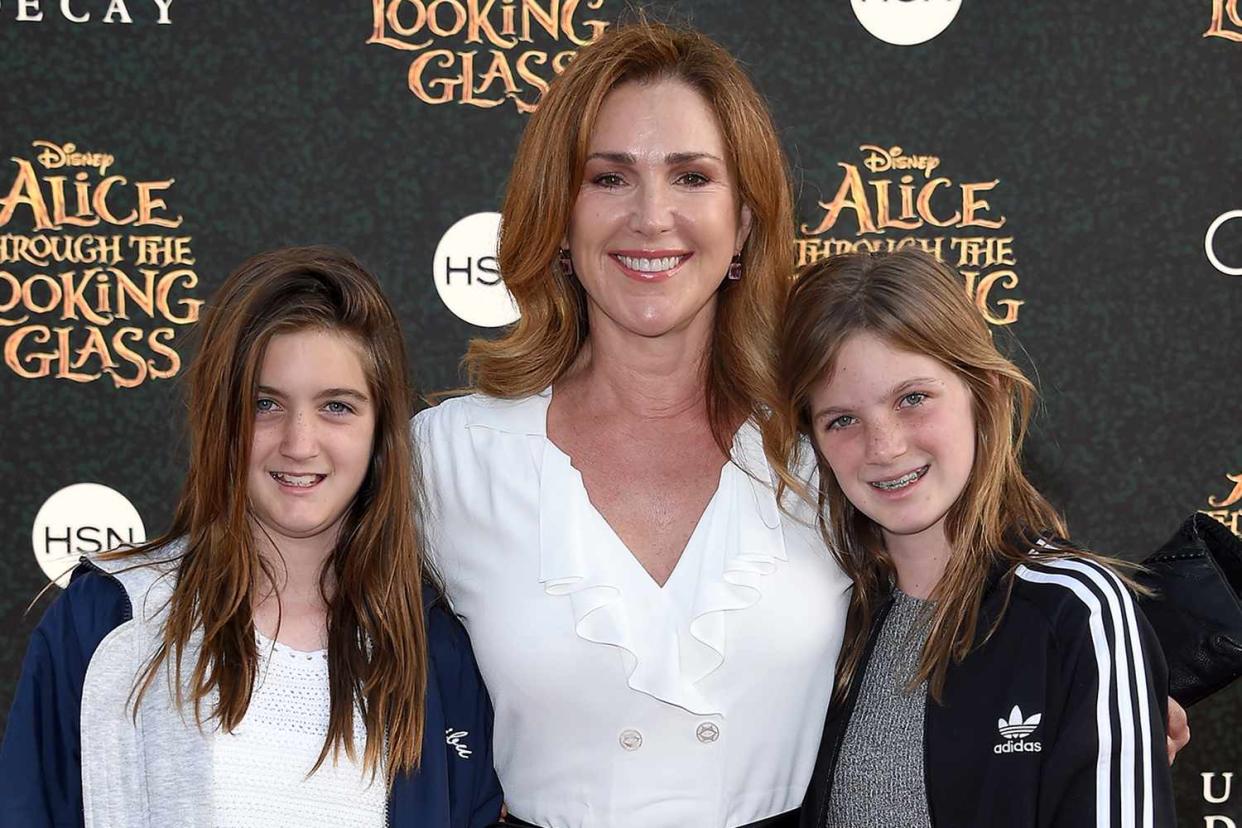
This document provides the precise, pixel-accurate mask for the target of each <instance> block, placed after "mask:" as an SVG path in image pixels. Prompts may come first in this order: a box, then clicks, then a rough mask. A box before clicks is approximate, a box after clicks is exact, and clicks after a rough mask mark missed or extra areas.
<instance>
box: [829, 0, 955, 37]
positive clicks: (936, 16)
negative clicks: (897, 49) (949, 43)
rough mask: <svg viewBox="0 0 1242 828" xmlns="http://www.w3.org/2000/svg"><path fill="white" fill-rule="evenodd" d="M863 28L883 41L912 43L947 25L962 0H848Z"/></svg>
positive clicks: (933, 35)
mask: <svg viewBox="0 0 1242 828" xmlns="http://www.w3.org/2000/svg"><path fill="white" fill-rule="evenodd" d="M850 5H851V6H853V7H854V15H855V16H856V17H857V18H858V22H859V23H861V24H863V28H864V29H866V30H867V31H868V32H870V33H871V34H872V35H874V36H875V37H878V38H879V39H880V40H883V41H884V42H885V43H891V44H893V45H894V46H914V45H916V44H919V43H926V42H927V41H929V40H931V39H932V38H933V37H935V36H936V35H938V34H940V33H941V32H943V31H944V30H945V29H947V28H949V24H950V23H952V22H953V18H955V17H957V13H958V11H959V10H960V9H961V8H962V0H850Z"/></svg>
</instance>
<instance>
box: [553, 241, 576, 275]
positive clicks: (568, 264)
mask: <svg viewBox="0 0 1242 828" xmlns="http://www.w3.org/2000/svg"><path fill="white" fill-rule="evenodd" d="M556 261H557V263H558V264H559V265H560V266H561V273H564V274H565V275H566V276H569V277H571V278H572V277H573V275H574V260H573V259H572V258H570V256H569V251H568V250H566V249H565V248H564V247H562V248H561V249H560V251H559V252H558V253H557V254H556Z"/></svg>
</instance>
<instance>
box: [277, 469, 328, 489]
mask: <svg viewBox="0 0 1242 828" xmlns="http://www.w3.org/2000/svg"><path fill="white" fill-rule="evenodd" d="M270 474H271V475H272V478H273V479H275V480H277V481H278V482H280V483H284V484H285V485H286V486H297V487H299V488H302V489H309V488H310V487H311V486H314V485H315V484H316V483H318V482H319V479H320V478H321V477H323V475H320V474H285V473H284V472H270Z"/></svg>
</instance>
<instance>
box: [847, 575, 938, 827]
mask: <svg viewBox="0 0 1242 828" xmlns="http://www.w3.org/2000/svg"><path fill="white" fill-rule="evenodd" d="M930 607H931V604H930V602H928V601H920V600H918V599H917V598H911V597H910V596H909V595H906V594H905V593H903V592H901V591H900V590H895V591H894V600H893V607H892V609H891V610H890V611H889V614H888V617H887V618H886V619H885V620H884V627H883V628H882V629H881V630H880V633H879V636H878V637H877V638H876V642H875V650H874V651H873V653H872V656H871V661H870V663H869V664H868V665H867V671H866V673H865V674H864V675H863V677H862V684H861V685H860V686H859V689H858V701H857V703H856V704H855V707H854V713H853V716H852V717H851V719H850V723H849V726H848V727H847V729H846V732H845V738H844V739H843V741H842V742H841V752H840V754H839V756H838V759H837V767H836V771H835V773H834V775H833V780H832V798H831V800H830V801H829V803H828V822H827V827H826V828H877V826H898V825H900V826H902V828H931V817H930V816H929V815H928V812H927V791H926V788H925V786H924V782H923V713H924V710H925V705H926V701H927V686H926V683H924V684H922V685H920V686H919V687H917V688H916V689H915V690H914V691H913V692H909V691H907V690H906V684H907V683H908V682H909V680H910V678H911V676H913V675H914V670H915V668H916V667H917V665H918V660H919V654H920V653H921V652H922V649H923V642H924V641H925V639H926V635H927V629H926V626H925V624H924V623H923V622H924V621H925V611H928V610H930Z"/></svg>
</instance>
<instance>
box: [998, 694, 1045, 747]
mask: <svg viewBox="0 0 1242 828" xmlns="http://www.w3.org/2000/svg"><path fill="white" fill-rule="evenodd" d="M1041 719H1043V714H1042V713H1036V714H1034V715H1033V716H1031V717H1030V718H1027V719H1024V718H1022V710H1021V709H1019V707H1018V706H1017V705H1016V704H1015V705H1014V706H1013V710H1010V711H1009V718H1008V719H997V720H996V729H997V730H998V731H1000V735H1001V736H1004V737H1005V741H1003V742H1001V743H999V744H997V745H996V746H995V747H994V748H992V752H993V753H997V754H1000V753H1039V752H1040V751H1041V750H1043V745H1042V744H1040V743H1039V742H1028V741H1027V740H1026V737H1027V736H1030V735H1031V734H1032V733H1034V732H1035V728H1037V727H1039V722H1040V720H1041Z"/></svg>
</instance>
